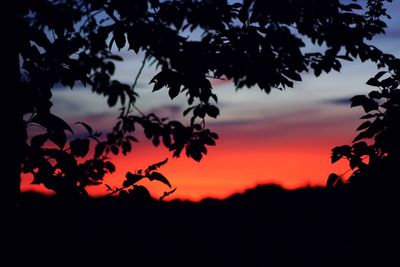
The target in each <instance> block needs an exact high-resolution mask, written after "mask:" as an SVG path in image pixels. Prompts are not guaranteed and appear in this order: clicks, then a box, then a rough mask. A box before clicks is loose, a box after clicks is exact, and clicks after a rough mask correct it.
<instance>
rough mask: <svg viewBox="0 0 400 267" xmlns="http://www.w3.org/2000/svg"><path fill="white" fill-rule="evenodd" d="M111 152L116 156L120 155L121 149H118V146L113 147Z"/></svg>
mask: <svg viewBox="0 0 400 267" xmlns="http://www.w3.org/2000/svg"><path fill="white" fill-rule="evenodd" d="M111 152H112V153H113V154H114V155H118V152H119V148H118V147H117V146H116V145H112V146H111Z"/></svg>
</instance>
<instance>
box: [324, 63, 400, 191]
mask: <svg viewBox="0 0 400 267" xmlns="http://www.w3.org/2000/svg"><path fill="white" fill-rule="evenodd" d="M388 67H389V69H388V70H387V71H380V72H378V73H377V74H376V75H375V76H374V77H372V78H370V79H369V80H368V81H367V84H368V85H370V86H373V87H376V88H377V90H373V91H371V92H370V93H369V94H368V95H356V96H354V97H353V98H352V99H351V102H352V103H351V107H357V106H361V107H362V108H363V109H364V111H365V113H366V114H365V115H364V116H362V117H361V119H362V120H363V123H362V124H361V125H360V126H359V127H358V128H357V131H359V133H358V135H357V136H356V137H355V138H354V140H353V144H352V145H351V146H350V145H342V146H338V147H335V148H334V149H333V150H332V163H335V162H336V161H338V160H340V159H342V158H345V159H347V160H348V161H349V165H350V170H351V171H352V173H351V175H350V177H349V179H348V181H346V182H347V183H349V184H350V185H352V186H353V187H356V188H357V190H358V188H359V187H362V188H364V189H373V190H374V191H378V190H377V189H378V188H379V187H381V188H385V191H387V189H388V188H389V189H394V190H397V188H398V185H399V179H398V166H399V164H400V141H399V136H400V125H399V118H400V88H399V85H400V59H393V60H391V61H390V62H388ZM341 184H343V179H342V178H341V177H340V176H339V175H337V174H331V175H330V177H329V179H328V185H329V186H335V185H341Z"/></svg>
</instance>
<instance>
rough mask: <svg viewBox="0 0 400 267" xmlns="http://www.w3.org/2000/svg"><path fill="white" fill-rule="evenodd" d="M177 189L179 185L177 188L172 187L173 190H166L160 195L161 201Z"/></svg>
mask: <svg viewBox="0 0 400 267" xmlns="http://www.w3.org/2000/svg"><path fill="white" fill-rule="evenodd" d="M176 189H177V187H175V188H174V189H172V190H171V191H167V192H164V194H163V195H162V196H161V197H160V201H162V200H163V199H164V198H166V197H167V196H169V195H171V194H173V193H175V191H176Z"/></svg>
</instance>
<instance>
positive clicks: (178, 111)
mask: <svg viewBox="0 0 400 267" xmlns="http://www.w3.org/2000/svg"><path fill="white" fill-rule="evenodd" d="M182 110H183V107H182V106H180V105H174V104H167V105H163V106H160V107H156V108H153V109H151V110H149V113H154V114H156V115H157V116H159V117H167V118H169V119H176V118H179V117H181V116H182Z"/></svg>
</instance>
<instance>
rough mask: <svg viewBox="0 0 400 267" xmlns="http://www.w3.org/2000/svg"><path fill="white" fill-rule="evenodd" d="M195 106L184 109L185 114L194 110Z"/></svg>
mask: <svg viewBox="0 0 400 267" xmlns="http://www.w3.org/2000/svg"><path fill="white" fill-rule="evenodd" d="M194 108H195V107H188V108H187V109H185V110H184V111H183V116H186V115H187V114H188V113H189V112H190V111H192V110H193V109H194Z"/></svg>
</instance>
